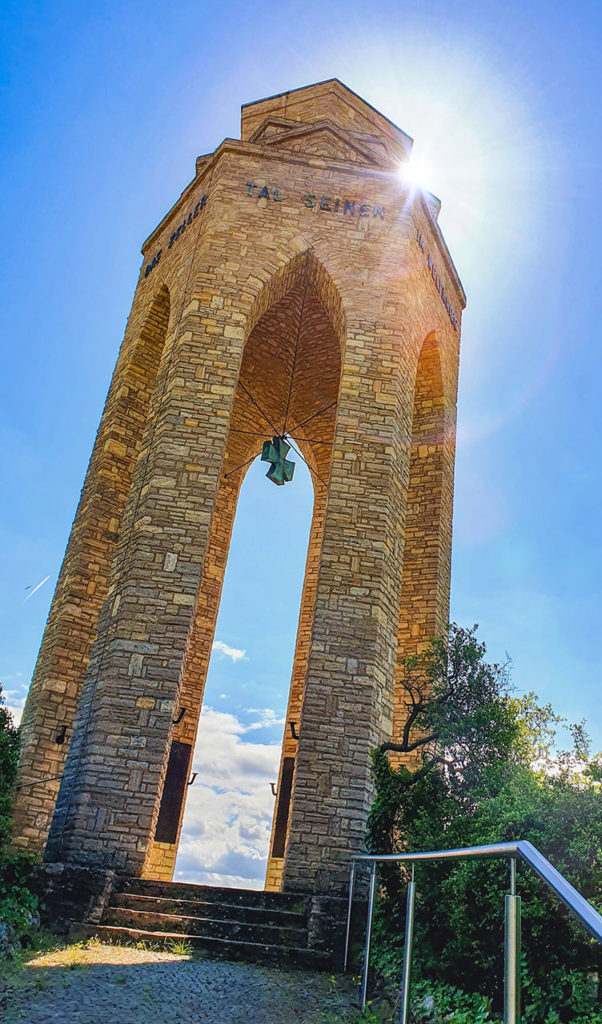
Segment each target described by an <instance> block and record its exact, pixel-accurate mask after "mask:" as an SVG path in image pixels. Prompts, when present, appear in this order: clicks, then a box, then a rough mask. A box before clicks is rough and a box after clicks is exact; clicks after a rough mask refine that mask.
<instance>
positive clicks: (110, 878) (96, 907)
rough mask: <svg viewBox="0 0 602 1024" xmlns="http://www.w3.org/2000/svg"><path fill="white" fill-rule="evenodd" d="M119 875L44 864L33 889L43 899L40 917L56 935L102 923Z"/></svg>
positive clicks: (79, 867) (82, 867)
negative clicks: (74, 926) (73, 927)
mask: <svg viewBox="0 0 602 1024" xmlns="http://www.w3.org/2000/svg"><path fill="white" fill-rule="evenodd" d="M115 877H116V876H115V872H114V871H107V870H103V869H99V868H89V867H86V866H85V865H80V864H40V865H39V866H38V867H37V868H36V871H35V874H34V876H33V880H32V883H31V887H32V889H33V890H34V892H35V893H36V895H37V896H38V897H39V899H40V903H41V908H40V918H41V922H42V924H43V925H44V927H46V928H50V929H51V930H52V931H53V932H58V933H63V932H67V931H68V930H69V928H70V926H71V925H72V924H75V923H79V922H83V921H88V922H90V923H92V924H96V923H97V922H98V921H100V919H101V917H102V915H103V913H104V911H105V909H106V907H107V906H108V904H109V900H110V899H111V895H112V892H113V887H114V885H115Z"/></svg>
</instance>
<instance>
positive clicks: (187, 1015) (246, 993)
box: [0, 945, 356, 1024]
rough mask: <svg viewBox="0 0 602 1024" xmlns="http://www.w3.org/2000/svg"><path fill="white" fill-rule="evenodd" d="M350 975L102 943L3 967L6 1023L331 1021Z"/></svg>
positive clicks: (343, 1003) (0, 1010)
mask: <svg viewBox="0 0 602 1024" xmlns="http://www.w3.org/2000/svg"><path fill="white" fill-rule="evenodd" d="M355 995H356V993H355V991H354V990H353V988H352V986H351V982H350V981H349V980H348V979H342V978H340V977H336V978H335V977H329V976H328V975H324V974H318V973H313V972H306V971H282V970H279V969H277V968H271V967H260V966H255V965H252V964H238V963H236V964H235V963H229V962H226V961H211V960H197V959H192V958H189V957H186V956H174V955H170V954H165V953H152V952H149V951H142V950H137V949H131V950H130V949H127V948H126V947H107V946H101V945H96V946H94V947H91V948H86V947H84V948H82V949H74V948H73V947H71V948H70V949H69V950H61V951H57V952H55V953H52V954H46V955H41V956H38V957H35V958H34V959H32V960H30V961H28V962H27V963H26V964H25V965H24V966H23V967H19V968H15V967H12V968H11V967H10V966H9V967H7V968H5V970H4V974H3V975H2V972H1V968H0V1020H1V1021H2V1022H3V1024H250V1022H252V1024H289V1022H291V1024H295V1022H299V1024H301V1022H302V1024H326V1022H330V1021H337V1019H340V1017H341V1016H346V1014H347V1012H348V1011H349V1010H350V1009H351V1007H352V1005H353V1002H354V999H355Z"/></svg>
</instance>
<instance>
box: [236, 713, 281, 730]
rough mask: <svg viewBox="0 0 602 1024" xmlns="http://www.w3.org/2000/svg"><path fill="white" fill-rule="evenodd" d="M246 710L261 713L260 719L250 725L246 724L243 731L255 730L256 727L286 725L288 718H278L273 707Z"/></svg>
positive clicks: (264, 727)
mask: <svg viewBox="0 0 602 1024" xmlns="http://www.w3.org/2000/svg"><path fill="white" fill-rule="evenodd" d="M245 711H246V712H247V713H248V714H251V715H253V714H254V715H260V716H261V717H260V718H259V720H258V721H256V722H251V724H250V725H247V726H245V728H244V729H243V732H254V731H255V730H256V729H269V728H270V726H273V725H284V723H285V721H286V719H284V718H277V717H276V712H275V711H274V710H273V709H272V708H245Z"/></svg>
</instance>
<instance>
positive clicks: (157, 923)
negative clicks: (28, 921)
mask: <svg viewBox="0 0 602 1024" xmlns="http://www.w3.org/2000/svg"><path fill="white" fill-rule="evenodd" d="M310 914H311V897H309V896H302V895H301V896H298V895H291V894H287V893H276V892H262V891H257V890H251V889H225V888H217V887H213V886H206V885H188V884H184V883H180V882H155V881H152V880H150V879H141V878H122V879H119V880H118V881H117V883H116V885H115V887H114V889H113V892H112V894H111V897H110V899H109V902H108V904H107V906H106V907H105V909H104V911H103V913H102V917H101V919H100V922H99V923H98V924H93V923H84V924H83V925H79V926H77V927H76V931H77V935H78V936H85V937H92V936H98V938H99V939H104V940H107V941H113V942H114V941H121V942H139V941H146V942H149V943H153V944H160V945H163V946H167V947H168V948H169V945H170V943H173V942H186V943H187V944H189V945H190V946H192V947H194V948H198V949H201V950H204V951H205V952H207V953H209V954H211V955H212V956H222V957H224V958H226V959H228V960H233V959H234V960H247V961H254V962H258V963H269V964H277V965H281V966H283V967H285V966H287V967H291V966H293V967H302V968H310V969H314V970H315V969H317V970H329V969H332V967H333V964H334V954H333V952H332V950H328V949H324V948H323V946H322V948H312V945H311V942H310V934H311V931H312V929H311V927H310Z"/></svg>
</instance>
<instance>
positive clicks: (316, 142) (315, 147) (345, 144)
mask: <svg viewBox="0 0 602 1024" xmlns="http://www.w3.org/2000/svg"><path fill="white" fill-rule="evenodd" d="M250 141H252V142H258V143H259V144H260V145H268V146H274V147H277V148H279V149H286V150H288V151H289V152H293V153H303V154H304V155H307V156H321V157H326V158H328V159H331V160H341V161H342V162H343V163H354V164H362V165H364V166H366V167H378V166H379V165H381V161H379V160H378V159H377V158H376V157H375V155H374V153H372V152H370V150H369V149H367V148H365V147H364V146H361V145H358V143H357V142H356V141H355V140H354V139H352V138H350V137H349V135H348V134H347V133H346V132H344V131H342V130H341V129H340V128H337V126H336V125H333V124H330V123H329V122H328V121H316V122H315V123H314V124H299V123H298V122H297V123H295V122H291V121H287V120H285V119H284V118H266V120H265V121H264V122H263V123H262V124H261V125H260V126H259V128H258V129H257V130H256V131H255V132H254V133H253V137H252V139H251V140H250Z"/></svg>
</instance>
